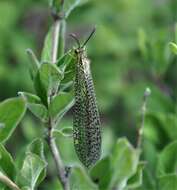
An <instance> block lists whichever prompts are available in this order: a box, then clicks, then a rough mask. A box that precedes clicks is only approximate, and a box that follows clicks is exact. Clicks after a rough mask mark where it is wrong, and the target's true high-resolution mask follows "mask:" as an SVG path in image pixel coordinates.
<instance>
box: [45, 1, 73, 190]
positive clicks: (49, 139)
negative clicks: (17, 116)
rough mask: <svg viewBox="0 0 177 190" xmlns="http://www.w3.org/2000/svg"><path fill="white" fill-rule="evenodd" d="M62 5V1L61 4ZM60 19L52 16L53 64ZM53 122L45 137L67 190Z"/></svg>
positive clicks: (60, 178) (58, 173)
mask: <svg viewBox="0 0 177 190" xmlns="http://www.w3.org/2000/svg"><path fill="white" fill-rule="evenodd" d="M61 3H64V0H63V1H62V2H61ZM61 22H62V20H61V18H60V17H55V15H54V24H53V31H52V48H51V61H52V63H53V64H55V63H56V61H57V57H58V46H59V39H60V27H61ZM52 97H53V95H52V94H51V95H50V97H49V104H50V103H51V99H52ZM53 126H54V124H53V121H52V118H51V117H49V122H48V135H47V142H48V145H49V148H50V151H51V154H52V156H53V159H54V162H55V165H56V170H57V175H58V178H59V180H60V182H61V184H62V186H63V189H64V190H69V189H70V185H69V179H68V172H67V171H66V169H65V166H64V164H63V161H62V159H61V155H60V152H59V149H58V147H57V145H56V142H55V139H54V138H53Z"/></svg>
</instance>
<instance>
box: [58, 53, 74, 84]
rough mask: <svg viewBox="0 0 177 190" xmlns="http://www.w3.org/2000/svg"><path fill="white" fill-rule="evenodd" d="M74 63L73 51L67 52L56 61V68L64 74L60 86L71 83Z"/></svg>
mask: <svg viewBox="0 0 177 190" xmlns="http://www.w3.org/2000/svg"><path fill="white" fill-rule="evenodd" d="M75 62H76V57H75V55H74V52H73V51H68V52H67V53H66V54H65V55H64V56H63V57H61V58H60V59H59V60H58V62H57V66H58V67H59V68H60V70H61V71H62V72H63V73H64V78H63V80H62V81H61V84H62V85H66V84H68V83H69V82H71V81H73V78H74V76H75Z"/></svg>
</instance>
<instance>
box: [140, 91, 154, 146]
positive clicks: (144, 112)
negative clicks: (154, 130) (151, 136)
mask: <svg viewBox="0 0 177 190" xmlns="http://www.w3.org/2000/svg"><path fill="white" fill-rule="evenodd" d="M150 94H151V90H150V89H149V88H146V90H145V92H144V96H143V104H142V107H141V126H140V128H139V130H138V138H137V148H140V147H141V145H142V137H143V133H144V122H145V115H146V104H147V98H148V97H149V96H150Z"/></svg>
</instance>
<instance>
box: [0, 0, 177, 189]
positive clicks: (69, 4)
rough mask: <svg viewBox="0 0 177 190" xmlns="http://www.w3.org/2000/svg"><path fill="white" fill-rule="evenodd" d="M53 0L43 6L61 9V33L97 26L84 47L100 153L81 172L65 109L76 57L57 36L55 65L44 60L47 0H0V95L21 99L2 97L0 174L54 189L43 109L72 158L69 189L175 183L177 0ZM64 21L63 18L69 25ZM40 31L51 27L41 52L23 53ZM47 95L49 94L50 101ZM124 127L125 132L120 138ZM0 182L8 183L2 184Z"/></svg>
mask: <svg viewBox="0 0 177 190" xmlns="http://www.w3.org/2000/svg"><path fill="white" fill-rule="evenodd" d="M58 2H59V1H57V0H56V1H55V0H51V1H50V7H51V9H52V10H53V11H54V13H55V14H59V13H60V11H61V12H62V13H65V15H59V16H63V21H62V22H63V23H62V27H61V29H62V31H60V34H62V33H64V34H65V35H66V38H67V35H68V32H69V33H70V32H73V31H76V32H77V31H78V33H79V34H80V36H81V37H82V36H85V35H86V34H85V33H86V32H87V31H88V30H90V28H91V27H92V25H97V32H96V35H95V37H94V39H93V40H91V41H90V42H89V45H88V53H89V56H90V58H91V60H93V64H92V70H93V78H94V79H95V84H96V91H97V99H98V103H99V108H100V110H101V116H102V118H103V119H102V120H103V121H102V125H103V134H102V136H103V140H102V141H103V146H102V147H103V150H102V158H101V159H100V161H98V162H97V163H96V165H95V166H93V168H91V169H90V170H89V171H87V169H85V168H84V167H83V166H82V165H81V163H80V162H79V160H78V158H77V156H76V154H75V152H74V147H73V140H72V124H71V114H70V112H69V113H68V114H67V115H66V117H63V116H64V115H65V114H66V113H67V112H68V111H69V110H70V109H71V108H72V106H73V105H74V98H73V92H72V84H73V76H74V74H75V73H74V63H75V61H76V60H75V57H74V54H73V51H72V50H70V49H71V48H70V47H71V45H72V44H71V42H70V40H68V38H67V40H64V38H63V39H62V38H61V39H60V42H61V43H60V44H59V46H60V48H59V53H58V55H59V57H58V60H57V63H56V64H55V65H54V64H52V63H51V62H50V60H51V46H52V41H51V35H52V33H51V31H52V27H51V28H48V27H46V26H48V20H47V17H48V15H47V14H46V13H47V9H46V7H47V3H48V1H47V0H46V1H38V2H36V1H33V0H28V1H22V0H17V1H15V2H12V1H5V0H2V1H1V2H0V16H1V17H2V18H3V20H2V22H1V23H0V33H1V35H0V40H1V45H0V55H1V56H0V62H1V64H0V88H1V89H2V90H1V91H0V98H1V100H3V99H4V98H7V97H11V96H15V94H16V92H17V91H19V89H20V90H22V92H19V96H20V97H18V98H10V99H7V100H5V101H3V102H2V103H1V104H0V143H1V144H0V172H2V173H3V174H4V175H5V176H7V177H8V178H9V179H10V180H12V181H13V182H15V183H16V184H17V185H18V186H19V187H20V188H21V189H28V190H29V189H30V190H32V189H36V188H39V189H44V190H47V189H62V187H61V184H60V183H59V182H58V180H57V179H56V177H55V176H56V173H55V171H56V170H55V169H56V168H55V166H54V164H53V161H52V158H51V155H50V152H49V150H48V146H47V145H46V143H45V141H44V138H43V137H44V131H45V130H46V125H47V124H48V121H49V118H50V117H51V118H52V120H53V121H54V123H55V129H54V137H55V139H56V142H57V145H58V146H59V149H61V155H62V158H63V160H64V164H65V165H66V166H71V171H70V185H71V189H73V190H74V189H88V190H89V189H100V190H104V189H105V190H106V189H113V188H115V189H116V188H117V189H119V190H121V189H123V190H130V189H134V190H141V189H142V190H149V189H151V190H156V189H162V190H175V189H176V188H177V183H176V179H177V177H176V160H177V156H176V150H177V147H176V146H177V145H176V140H177V119H176V105H177V104H176V100H177V98H176V97H177V88H176V82H177V79H176V68H177V65H176V60H177V59H176V53H177V45H176V43H177V27H176V19H177V15H176V10H177V3H176V2H173V1H172V0H166V1H153V0H149V1H145V0H135V1H128V0H120V1H115V0H110V1H106V0H102V1H98V0H97V1H96V0H92V1H85V0H83V1H81V0H80V1H79V0H65V3H64V4H63V5H62V6H60V5H59V4H58ZM45 3H46V4H45ZM65 21H67V23H68V25H69V26H70V27H69V29H67V30H68V32H66V31H65V26H66V22H65ZM122 21H123V22H122ZM46 31H49V32H48V34H47V36H46V38H45V42H44V44H43V50H42V52H41V58H40V59H38V57H40V56H39V53H37V54H36V55H35V54H34V53H33V52H32V50H30V49H28V50H27V53H28V54H29V56H30V58H31V59H27V58H28V57H27V56H26V55H25V53H24V52H25V49H26V48H28V47H30V48H32V49H34V52H40V51H39V49H41V47H42V41H43V36H44V33H46ZM61 36H62V35H61ZM62 40H63V41H62ZM64 41H66V42H67V44H66V47H65V50H66V49H67V51H65V53H64V46H65V43H64ZM169 42H170V43H169ZM27 62H28V63H29V64H28V67H29V70H28V69H27V64H26V63H27ZM28 72H29V73H30V75H28ZM29 76H30V77H31V80H30V78H29ZM31 81H32V83H31ZM146 86H149V87H150V88H151V90H152V96H151V97H150V98H149V101H148V110H147V115H146V118H145V126H144V138H143V139H144V142H143V146H142V149H141V150H139V149H137V148H134V147H135V141H136V139H137V136H136V128H137V126H138V125H139V121H140V116H139V115H140V114H139V115H138V114H137V113H138V110H139V108H140V104H141V97H142V94H143V91H144V88H145V87H146ZM29 92H30V93H29ZM51 94H55V96H54V98H52V100H51V101H50V102H49V96H50V95H51ZM26 108H27V109H28V110H29V111H30V112H26ZM31 113H32V114H33V115H31ZM33 116H35V117H36V118H38V119H39V121H38V120H36V119H35V118H34V117H33ZM22 118H23V119H22ZM20 121H21V122H20ZM19 123H20V128H17V125H19ZM42 124H43V125H44V127H43V128H42V127H41V126H42ZM15 129H16V130H15ZM45 135H46V134H45ZM125 135H126V136H127V138H128V140H127V138H120V137H122V136H125ZM37 137H39V138H37ZM41 137H42V139H41ZM36 138H37V139H36ZM117 138H118V140H117ZM14 142H15V143H16V144H15V145H16V146H15V147H14ZM8 151H9V152H11V153H9V152H8ZM44 153H45V156H44ZM47 164H48V165H49V167H48V171H46V169H47ZM0 189H2V190H3V189H8V188H7V187H6V186H5V185H4V184H1V183H0Z"/></svg>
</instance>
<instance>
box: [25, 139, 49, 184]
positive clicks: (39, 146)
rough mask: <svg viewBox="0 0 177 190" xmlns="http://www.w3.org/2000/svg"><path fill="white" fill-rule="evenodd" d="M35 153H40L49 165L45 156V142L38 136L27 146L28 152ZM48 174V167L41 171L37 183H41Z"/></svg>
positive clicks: (41, 157)
mask: <svg viewBox="0 0 177 190" xmlns="http://www.w3.org/2000/svg"><path fill="white" fill-rule="evenodd" d="M30 153H33V154H35V155H38V156H39V157H40V159H41V160H42V161H44V162H45V163H46V165H47V162H46V159H45V156H44V144H43V141H42V139H40V138H37V139H35V140H33V141H32V143H31V144H30V145H29V146H28V147H27V151H26V154H30ZM45 176H46V167H45V168H44V169H43V171H41V174H40V176H39V178H38V180H37V184H40V183H41V182H42V181H43V180H44V178H45Z"/></svg>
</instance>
